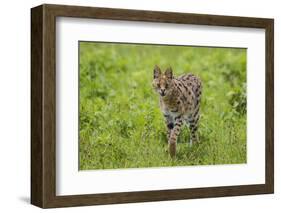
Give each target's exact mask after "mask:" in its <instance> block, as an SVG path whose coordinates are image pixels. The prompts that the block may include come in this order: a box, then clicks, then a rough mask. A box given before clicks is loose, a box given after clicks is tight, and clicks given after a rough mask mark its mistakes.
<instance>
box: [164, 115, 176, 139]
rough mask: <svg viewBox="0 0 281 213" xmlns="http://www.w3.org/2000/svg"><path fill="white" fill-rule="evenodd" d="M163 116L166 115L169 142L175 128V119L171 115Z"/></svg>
mask: <svg viewBox="0 0 281 213" xmlns="http://www.w3.org/2000/svg"><path fill="white" fill-rule="evenodd" d="M163 115H164V117H165V121H166V127H167V139H168V141H169V139H170V135H171V131H172V129H173V128H174V122H173V118H172V117H171V116H170V115H169V114H163Z"/></svg>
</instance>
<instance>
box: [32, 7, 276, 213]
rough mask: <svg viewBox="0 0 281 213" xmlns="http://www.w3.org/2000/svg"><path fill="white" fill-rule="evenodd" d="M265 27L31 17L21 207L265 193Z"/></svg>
mask: <svg viewBox="0 0 281 213" xmlns="http://www.w3.org/2000/svg"><path fill="white" fill-rule="evenodd" d="M273 29H274V22H273V19H265V18H249V17H233V16H217V15H203V14H201V15H200V14H186V13H171V12H156V11H139V10H125V9H111V8H93V7H78V6H65V5H41V6H38V7H35V8H32V9H31V45H32V46H31V84H32V85H31V88H32V89H31V112H32V113H31V114H32V115H31V116H32V117H31V129H32V130H31V203H32V204H34V205H36V206H39V207H42V208H51V207H65V206H79V205H97V204H113V203H129V202H146V201H161V200H177V199H191V198H207V197H219V196H237V195H252V194H266V193H273V191H274V152H273V149H274V147H273V145H274V138H273V135H274V134H273V133H274V43H273V41H274V39H273V37H274V36H273V34H274V33H273Z"/></svg>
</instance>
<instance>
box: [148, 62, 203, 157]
mask: <svg viewBox="0 0 281 213" xmlns="http://www.w3.org/2000/svg"><path fill="white" fill-rule="evenodd" d="M152 85H153V87H154V90H155V91H156V92H157V93H159V95H160V108H161V111H162V113H163V116H164V117H165V120H166V125H167V138H168V146H169V153H170V156H171V157H174V156H175V155H176V145H177V144H176V142H177V138H178V135H179V133H180V129H181V127H182V125H183V124H184V123H186V124H187V126H189V129H190V142H189V143H190V145H192V143H193V142H197V141H198V140H199V138H198V134H197V129H198V122H199V118H200V113H199V108H200V97H201V93H202V83H201V80H200V79H199V78H198V77H196V76H195V75H193V74H185V75H181V76H179V77H174V76H173V71H172V69H171V68H168V69H166V71H165V72H164V73H162V72H161V70H160V68H159V67H158V66H157V65H156V66H155V68H154V79H153V82H152Z"/></svg>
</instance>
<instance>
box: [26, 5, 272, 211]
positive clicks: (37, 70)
mask: <svg viewBox="0 0 281 213" xmlns="http://www.w3.org/2000/svg"><path fill="white" fill-rule="evenodd" d="M58 16H64V17H76V18H95V19H111V20H127V21H145V22H159V23H160V22H162V23H178V24H196V25H212V26H231V27H247V28H262V29H265V31H266V138H265V141H266V150H265V151H266V168H265V170H266V183H265V184H259V185H243V186H227V187H226V186H221V187H209V188H195V189H171V190H159V191H141V192H122V193H106V194H90V195H69V196H56V163H55V162H56V159H55V158H56V154H55V153H56V152H55V145H56V140H55V138H56V137H55V135H56V128H55V123H56V122H55V121H56V108H55V106H56V95H55V91H56V85H55V82H56V81H55V80H56V79H55V77H56V75H55V74H56V70H55V63H56V61H55V60H56V59H55V50H56V47H55V42H56V41H55V33H56V31H55V25H56V17H58ZM273 192H274V20H273V19H264V18H249V17H234V16H218V15H200V14H186V13H170V12H155V11H140V10H125V9H110V8H94V7H78V6H64V5H48V4H44V5H41V6H38V7H34V8H32V9H31V203H32V204H33V205H36V206H39V207H41V208H52V207H66V206H82V205H98V204H113V203H131V202H147V201H161V200H178V199H191V198H207V197H222V196H237V195H252V194H268V193H273Z"/></svg>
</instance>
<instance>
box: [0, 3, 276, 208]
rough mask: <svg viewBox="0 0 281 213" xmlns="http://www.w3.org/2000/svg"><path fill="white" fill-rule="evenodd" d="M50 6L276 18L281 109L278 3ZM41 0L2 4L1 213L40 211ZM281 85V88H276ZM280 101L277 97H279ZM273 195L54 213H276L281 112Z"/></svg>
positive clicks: (127, 205)
mask: <svg viewBox="0 0 281 213" xmlns="http://www.w3.org/2000/svg"><path fill="white" fill-rule="evenodd" d="M48 2H49V3H62V4H76V5H87V6H107V7H122V8H132V9H134V8H135V9H147V10H166V11H178V12H193V13H212V14H221V15H240V16H256V17H272V18H275V59H276V60H275V82H276V84H275V91H276V93H275V109H280V104H281V96H280V93H279V92H278V91H281V83H280V82H281V76H280V72H279V70H280V68H281V67H280V60H277V59H278V58H280V57H281V52H280V50H281V49H280V30H281V14H280V5H278V2H279V1H277V0H275V1H274V0H267V1H250V0H249V1H245V0H236V1H229V0H223V1H222V0H221V1H217V0H193V1H189V0H185V1H182V0H169V1H164V0H138V1H132V0H131V1H130V0H127V1H125V0H119V1H113V0H111V1H107V0H103V1H102V0H100V1H83V2H82V1H71V0H68V1H48ZM41 3H43V2H42V1H36V0H33V1H28V0H26V1H13V0H10V1H2V2H1V7H0V15H1V19H0V22H1V33H0V37H1V39H0V42H1V43H0V44H1V45H0V53H1V57H0V58H1V61H0V62H1V63H0V65H1V68H0V72H1V78H0V94H1V97H0V98H1V99H0V100H1V105H0V107H1V110H0V133H1V134H0V137H1V140H0V141H1V144H2V147H1V149H0V150H1V151H0V158H1V161H0V162H1V175H0V189H1V192H0V201H1V205H0V210H1V212H10V211H13V210H18V211H21V212H39V211H42V210H40V209H38V208H36V207H33V206H31V205H29V204H28V202H29V189H30V184H29V182H30V175H29V174H30V119H29V118H30V11H29V9H30V7H32V6H36V5H38V4H41ZM277 82H278V84H277ZM278 96H279V97H278ZM275 119H276V120H275V150H276V151H275V163H276V165H275V180H276V181H275V194H274V195H258V196H242V197H229V198H212V199H196V200H184V201H168V202H154V203H140V204H122V205H110V206H97V207H79V208H68V209H65V208H62V209H54V210H49V211H50V212H53V211H57V212H64V211H66V210H68V211H69V212H78V211H79V212H93V211H96V212H122V213H126V212H135V211H139V212H144V211H161V212H183V211H184V212H228V213H231V212H235V213H236V212H239V211H240V212H253V211H255V212H264V211H267V212H278V207H280V198H281V192H280V189H281V185H280V181H279V180H278V179H280V175H281V174H280V162H281V155H280V154H281V153H280V148H281V147H280V145H279V143H278V142H279V141H280V139H281V135H280V134H281V133H280V132H281V131H280V130H281V129H280V127H281V126H280V121H281V114H280V111H278V110H275ZM279 211H280V210H279Z"/></svg>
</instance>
